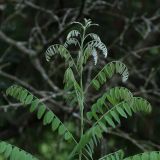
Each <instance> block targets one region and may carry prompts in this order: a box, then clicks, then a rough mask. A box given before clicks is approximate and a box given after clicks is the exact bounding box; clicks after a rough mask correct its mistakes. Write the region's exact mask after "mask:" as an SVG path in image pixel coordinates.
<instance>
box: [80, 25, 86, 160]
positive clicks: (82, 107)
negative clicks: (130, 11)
mask: <svg viewBox="0 0 160 160" xmlns="http://www.w3.org/2000/svg"><path fill="white" fill-rule="evenodd" d="M84 37H85V28H84V29H83V35H82V41H81V47H80V62H79V64H80V87H81V91H82V97H81V102H79V103H80V117H81V135H80V138H82V136H83V130H84V118H83V117H84V91H83V42H84ZM81 159H82V151H81V152H80V153H79V160H81Z"/></svg>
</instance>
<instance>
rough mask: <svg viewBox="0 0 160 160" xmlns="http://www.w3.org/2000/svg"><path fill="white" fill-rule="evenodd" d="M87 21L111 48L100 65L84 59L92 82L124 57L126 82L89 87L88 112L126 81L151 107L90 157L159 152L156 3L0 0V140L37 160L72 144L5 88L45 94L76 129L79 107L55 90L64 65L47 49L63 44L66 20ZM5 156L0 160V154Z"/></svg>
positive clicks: (159, 4) (159, 20) (159, 8)
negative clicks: (109, 64)
mask: <svg viewBox="0 0 160 160" xmlns="http://www.w3.org/2000/svg"><path fill="white" fill-rule="evenodd" d="M83 18H90V19H92V21H93V22H94V23H98V24H99V25H100V26H99V27H95V28H94V29H92V30H91V32H95V33H97V34H99V36H100V37H101V40H102V42H104V43H105V44H106V46H107V48H108V50H109V54H108V57H107V59H104V58H103V56H102V57H101V55H100V56H99V61H98V65H97V66H94V65H93V62H92V61H91V62H90V61H89V62H88V65H87V66H85V78H86V79H87V78H88V79H90V78H91V77H93V76H94V75H95V73H96V71H97V70H98V69H100V68H102V67H103V66H104V65H105V64H106V63H107V62H110V61H113V60H121V61H123V62H124V63H125V64H126V65H127V66H128V69H129V72H130V77H129V80H128V81H127V83H125V84H123V83H121V80H120V77H119V76H116V77H114V78H113V79H112V81H110V82H109V83H108V84H106V86H104V88H103V89H102V90H101V92H98V93H97V92H95V91H94V90H91V91H90V93H88V96H87V100H86V104H87V106H86V108H85V109H86V110H89V107H90V105H91V104H92V103H93V102H94V101H95V100H96V99H97V97H99V96H100V95H102V92H103V91H104V90H107V89H108V88H110V87H112V86H116V85H119V86H126V87H128V88H129V89H130V90H131V91H132V92H133V93H134V95H136V96H142V97H144V98H147V99H148V101H149V102H150V103H151V104H152V106H153V111H152V114H150V115H135V116H134V117H132V118H130V119H128V120H127V121H126V120H122V124H121V126H119V127H118V128H117V129H115V130H113V131H110V132H109V133H108V134H106V135H105V139H104V140H103V141H102V142H101V145H100V146H99V147H97V148H96V156H98V157H99V156H100V155H103V154H105V153H109V152H113V151H116V150H118V149H120V148H123V149H124V150H125V152H126V155H129V154H130V155H132V154H135V153H139V152H143V151H148V150H160V1H159V0H134V1H131V0H106V1H105V0H75V1H74V0H72V1H70V0H52V1H51V0H45V1H44V0H0V94H1V96H0V139H1V140H6V141H8V142H10V143H12V144H14V145H17V146H19V147H21V148H23V149H24V150H26V151H28V152H31V153H33V154H34V155H36V156H37V157H39V158H40V159H43V160H51V159H56V160H64V159H65V158H66V157H67V156H68V154H69V152H70V151H71V150H72V149H73V145H72V144H70V143H69V144H68V143H67V142H65V141H64V140H63V138H62V137H60V136H57V134H56V133H53V132H52V131H51V129H50V126H48V127H44V126H42V123H41V121H39V120H37V119H36V116H35V114H30V113H29V112H28V110H27V109H26V108H24V107H23V106H21V104H19V103H18V102H15V101H13V100H12V101H11V99H10V98H8V97H6V96H5V89H6V88H7V87H9V86H10V85H12V84H15V83H16V84H20V85H22V86H23V87H25V88H27V89H28V90H30V91H31V92H32V93H34V94H35V95H37V96H38V97H39V98H41V99H43V100H44V101H45V103H46V104H47V105H48V106H49V107H50V108H51V109H52V110H53V111H54V112H55V113H56V115H58V116H59V117H60V119H61V120H62V121H63V122H64V123H65V124H66V125H67V126H68V128H69V129H70V131H72V132H73V133H74V134H75V135H78V133H79V128H78V125H79V123H80V122H79V119H78V116H77V115H78V114H79V112H78V109H77V106H75V108H73V107H72V106H69V105H67V103H65V101H64V99H63V95H61V90H62V89H63V74H64V69H65V64H64V61H63V59H61V58H59V57H55V59H54V60H53V61H52V62H51V63H47V62H46V60H45V57H44V53H45V50H46V49H47V47H48V46H50V45H51V44H55V43H63V42H64V40H65V38H66V35H67V33H68V32H69V31H70V30H71V26H70V25H69V24H70V23H71V22H73V21H80V22H83ZM2 159H3V158H2Z"/></svg>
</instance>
